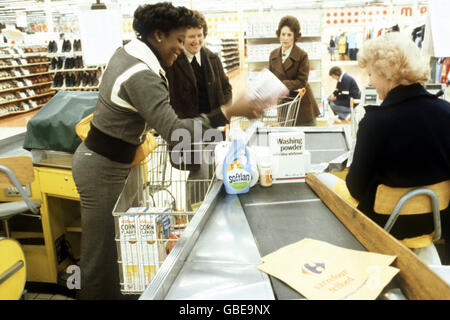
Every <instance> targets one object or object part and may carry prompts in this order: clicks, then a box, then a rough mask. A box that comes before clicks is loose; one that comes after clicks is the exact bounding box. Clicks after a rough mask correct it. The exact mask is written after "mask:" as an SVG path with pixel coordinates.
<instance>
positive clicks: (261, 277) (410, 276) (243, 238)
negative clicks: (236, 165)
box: [0, 127, 450, 300]
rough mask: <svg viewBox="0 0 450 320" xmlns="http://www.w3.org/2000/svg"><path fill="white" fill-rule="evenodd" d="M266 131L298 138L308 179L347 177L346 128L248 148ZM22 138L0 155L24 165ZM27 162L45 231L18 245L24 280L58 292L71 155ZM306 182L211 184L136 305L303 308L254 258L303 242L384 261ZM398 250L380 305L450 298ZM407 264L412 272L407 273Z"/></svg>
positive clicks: (128, 192) (75, 218) (72, 197)
mask: <svg viewBox="0 0 450 320" xmlns="http://www.w3.org/2000/svg"><path fill="white" fill-rule="evenodd" d="M269 130H281V131H283V130H304V131H305V141H306V150H308V151H310V153H311V163H312V171H313V172H323V171H326V170H327V171H340V172H342V171H343V170H345V163H346V162H345V160H347V158H348V155H349V154H351V152H350V151H351V148H352V144H351V143H352V142H351V138H350V133H349V132H348V130H347V128H345V127H305V128H272V129H268V128H250V129H249V130H247V131H246V132H247V139H246V140H247V143H248V145H260V146H261V145H265V144H266V143H267V133H268V131H269ZM24 134H25V133H24V131H20V130H19V131H18V132H16V133H15V134H13V135H12V136H10V137H7V138H4V139H2V140H1V144H0V156H2V157H3V156H13V155H23V154H28V155H30V156H31V154H30V153H29V152H28V151H26V150H24V149H22V144H23V137H24ZM349 160H351V159H349ZM33 162H34V163H35V181H34V182H33V184H32V186H31V193H32V197H36V196H38V197H40V198H41V199H42V207H41V223H40V224H41V226H42V229H41V231H40V232H38V233H37V234H35V235H33V236H31V238H35V239H41V240H40V241H41V242H40V243H31V244H22V246H23V249H24V252H25V255H26V259H27V267H28V269H27V275H28V278H27V281H36V282H47V283H58V281H59V278H61V277H59V276H58V274H62V273H65V272H64V271H65V269H66V268H67V266H68V265H70V264H73V261H72V260H71V257H70V255H69V250H68V248H67V245H66V243H67V242H69V243H71V244H72V248H73V249H74V251H75V253H74V255H75V256H76V255H77V253H76V250H77V247H79V239H80V235H81V228H80V223H79V222H80V216H79V202H78V201H79V196H78V194H77V192H76V188H75V184H74V182H73V178H72V175H71V169H70V163H71V158H70V154H63V153H52V152H44V153H40V154H39V153H38V154H34V155H33ZM138 170H140V169H139V168H134V169H133V171H132V173H131V174H130V177H129V178H128V179H127V183H126V186H125V188H124V191H123V192H122V194H121V196H120V198H119V200H118V202H117V203H116V207H115V209H114V212H113V214H114V215H120V214H121V213H125V212H126V211H127V210H128V209H129V208H130V207H132V206H136V204H137V203H138V202H139V193H140V190H139V188H136V186H137V185H138V183H137V181H138V180H137V179H138V177H139V175H140V174H141V173H140V172H138ZM339 174H340V173H339V172H336V175H339ZM307 180H308V178H307V179H306V181H305V180H304V179H300V180H298V181H295V182H290V183H280V184H274V185H272V186H271V187H269V188H263V187H261V186H259V185H256V186H254V187H253V188H251V189H250V191H249V192H248V193H247V194H242V195H239V196H236V195H228V194H227V193H226V192H225V189H224V186H223V182H222V181H217V180H216V181H214V182H213V184H212V186H211V188H210V191H209V193H208V194H207V195H206V197H205V199H204V201H203V203H202V205H201V206H200V208H199V209H198V210H197V212H196V214H195V215H194V217H193V218H192V220H191V222H190V223H189V224H188V226H187V228H186V229H185V231H184V232H183V234H182V236H181V238H180V239H178V241H177V243H176V245H175V246H174V248H173V249H172V251H171V252H170V254H169V255H168V256H167V257H166V258H165V260H164V262H163V264H162V265H161V267H160V268H159V270H158V272H157V273H156V275H155V277H154V278H153V280H152V281H151V283H150V285H149V286H148V287H147V288H146V289H145V291H144V292H143V293H142V294H141V296H140V299H141V300H153V299H193V300H201V299H204V300H207V299H220V300H224V299H230V300H241V299H243V300H259V299H261V300H273V299H304V297H303V296H302V295H301V294H299V293H298V292H297V291H295V290H293V289H292V288H290V287H289V286H287V285H286V284H284V283H283V282H281V281H279V280H278V279H276V278H274V277H271V276H268V275H267V274H265V273H263V272H261V271H259V270H258V269H257V266H258V265H260V264H261V263H262V261H261V257H263V256H265V255H267V254H269V253H271V252H273V251H276V250H277V249H279V248H281V247H283V246H285V245H288V244H291V243H294V242H297V241H300V240H302V239H304V238H313V239H317V240H322V241H326V242H329V243H331V244H334V245H337V246H341V247H344V248H349V249H355V250H363V251H366V250H367V251H374V252H381V253H383V252H382V251H380V250H378V249H377V248H374V247H373V246H372V244H370V241H369V242H368V241H367V239H364V238H361V237H359V236H358V232H355V231H354V230H353V229H352V228H351V227H349V225H348V224H346V223H344V222H343V221H345V219H344V220H343V219H341V218H340V217H339V216H338V215H337V214H336V210H334V209H333V210H332V208H333V207H334V205H333V204H331V205H330V203H329V202H328V201H325V200H324V199H323V198H324V197H323V194H320V193H319V192H317V190H316V189H313V188H312V187H311V184H310V183H308V181H307ZM327 192H330V193H332V191H331V190H328V191H327ZM334 201H335V202H339V200H336V199H335V200H334ZM340 205H342V204H340ZM346 210H347V209H346ZM344 211H345V210H344ZM356 214H357V213H356V212H355V210H353V211H351V213H350V216H351V217H353V218H355V215H356ZM358 219H359V218H358ZM356 220H357V219H356ZM358 223H359V224H360V225H361V226H363V227H364V228H365V227H366V226H365V225H364V223H365V222H364V221H363V222H361V221H359V220H358ZM371 228H373V226H367V230H366V231H367V234H368V235H367V237H369V238H370V237H371V236H372V234H371V232H372V231H371V230H372V229H371ZM379 229H380V230H375V231H374V233H373V236H374V238H376V239H378V238H377V236H378V235H377V233H380V232H381V233H385V232H384V231H383V230H382V229H381V228H379ZM13 231H14V230H13ZM382 236H383V237H387V238H388V240H383V241H385V242H383V241H381V242H380V243H381V244H380V245H384V244H386V243H387V244H388V246H391V245H392V247H395V248H397V247H398V246H401V245H400V244H399V243H398V241H396V240H395V239H393V238H392V237H390V238H389V235H387V233H386V235H383V234H382ZM13 237H14V234H13ZM391 238H392V239H391ZM42 239H43V241H42ZM396 250H397V249H396ZM398 250H399V251H398V252H400V253H401V254H400V255H401V256H399V257H398V263H397V265H394V266H396V267H398V268H399V269H400V270H401V271H400V276H397V277H395V278H394V279H393V281H391V283H390V284H389V285H388V286H387V287H386V288H385V290H384V291H383V293H382V294H381V295H380V296H379V299H407V298H420V299H426V298H427V297H428V298H431V299H433V296H432V295H433V293H434V292H437V295H436V297H435V298H436V299H442V298H443V297H444V298H447V299H448V298H450V293H449V292H450V287H449V285H448V283H445V281H444V280H442V278H445V277H447V278H448V271H444V273H441V274H440V276H439V275H437V274H436V273H435V272H434V271H433V270H431V269H430V268H428V267H427V266H426V265H425V264H424V263H422V262H421V261H419V259H418V258H417V257H415V255H414V254H413V253H412V252H411V251H410V250H409V249H406V248H402V247H400V249H398ZM402 250H403V251H404V250H406V251H405V252H403V251H402ZM411 263H412V264H411ZM406 265H409V266H411V268H410V270H407V269H409V268H407V267H406ZM435 271H436V270H435ZM436 272H438V271H436ZM445 272H447V274H445ZM414 282H415V283H416V285H414V284H413V283H414ZM411 287H413V288H412V289H411ZM426 287H428V289H426ZM430 287H431V289H430ZM430 290H431V291H432V292H431V293H430ZM421 291H423V292H424V295H421Z"/></svg>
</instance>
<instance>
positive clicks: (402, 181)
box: [345, 32, 450, 264]
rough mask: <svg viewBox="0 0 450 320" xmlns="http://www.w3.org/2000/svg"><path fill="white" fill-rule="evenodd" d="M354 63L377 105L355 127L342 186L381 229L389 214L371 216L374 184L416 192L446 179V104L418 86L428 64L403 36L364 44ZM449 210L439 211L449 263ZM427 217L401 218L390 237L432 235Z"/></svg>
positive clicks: (449, 168)
mask: <svg viewBox="0 0 450 320" xmlns="http://www.w3.org/2000/svg"><path fill="white" fill-rule="evenodd" d="M358 63H359V66H360V67H362V68H366V70H367V72H368V75H369V85H370V86H373V87H375V88H376V90H377V93H378V95H379V97H380V99H382V100H383V102H382V103H381V105H380V106H366V114H365V116H364V118H363V119H362V120H361V122H360V124H359V129H358V133H357V138H356V146H355V150H354V155H353V161H352V163H351V166H350V168H349V172H348V175H347V177H346V181H345V182H346V186H347V188H348V191H349V192H350V194H351V196H352V197H353V198H354V199H355V200H356V201H357V202H358V205H357V207H358V209H359V210H361V211H362V212H363V213H365V214H366V215H367V216H368V217H369V218H371V219H372V220H374V221H375V222H376V223H377V224H379V225H380V226H381V227H384V225H385V224H386V222H387V219H388V218H389V215H381V214H377V213H375V212H374V209H373V208H374V200H375V194H376V190H377V187H378V185H380V184H384V185H387V186H390V187H394V188H397V187H417V186H426V185H431V184H435V183H438V182H441V181H445V180H449V179H450V103H448V102H447V101H445V100H443V99H439V98H438V96H437V95H433V94H430V93H429V92H427V91H426V90H425V89H424V87H423V86H422V84H423V83H425V82H426V81H427V80H428V76H429V70H428V66H427V63H426V62H424V60H423V59H422V58H421V56H420V52H419V49H418V48H417V46H416V45H415V44H414V43H413V42H412V41H411V40H410V39H409V38H408V37H407V36H405V35H403V34H400V33H398V32H394V33H387V34H385V35H383V36H381V37H379V38H376V39H372V40H369V41H367V42H365V44H364V46H363V48H362V50H361V51H360V52H359V54H358ZM449 222H450V219H449V208H447V209H446V210H445V212H444V211H442V212H441V223H442V236H443V238H445V239H446V242H447V247H446V253H445V255H446V257H445V258H444V259H443V261H444V263H446V264H448V263H450V252H449V244H448V243H449V242H450V232H449V231H450V230H449V229H450V226H449ZM433 230H434V224H433V219H432V215H431V214H415V215H401V216H399V218H398V220H397V221H396V223H395V224H394V226H393V228H392V230H391V231H390V233H391V234H392V235H393V236H394V237H396V238H397V239H405V238H414V237H419V236H422V235H424V234H431V233H432V232H433Z"/></svg>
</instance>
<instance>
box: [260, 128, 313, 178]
mask: <svg viewBox="0 0 450 320" xmlns="http://www.w3.org/2000/svg"><path fill="white" fill-rule="evenodd" d="M269 147H270V151H271V154H272V166H273V167H272V177H273V180H274V181H275V182H276V181H286V180H293V179H299V178H303V177H305V175H306V173H307V172H308V171H309V167H310V164H311V154H310V153H309V151H307V150H305V134H304V133H303V132H271V133H269Z"/></svg>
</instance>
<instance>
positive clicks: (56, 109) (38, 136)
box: [23, 91, 98, 153]
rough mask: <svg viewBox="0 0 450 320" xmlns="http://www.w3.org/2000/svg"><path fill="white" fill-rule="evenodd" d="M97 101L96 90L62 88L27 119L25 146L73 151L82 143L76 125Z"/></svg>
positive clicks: (92, 110)
mask: <svg viewBox="0 0 450 320" xmlns="http://www.w3.org/2000/svg"><path fill="white" fill-rule="evenodd" d="M97 100H98V92H96V91H79V92H78V91H59V92H58V93H57V94H56V95H55V96H54V97H53V98H52V99H51V100H50V101H48V102H47V103H46V104H45V106H43V107H42V108H41V110H39V111H38V112H37V113H36V114H35V115H34V116H33V117H32V118H31V119H30V120H29V121H28V124H27V132H26V134H25V140H24V143H23V148H24V149H26V150H32V149H41V150H53V151H62V152H69V153H74V152H75V150H76V149H77V147H78V145H79V144H80V143H81V139H80V138H79V137H78V136H77V134H76V132H75V126H76V124H77V123H78V122H80V120H81V119H83V118H84V117H86V116H88V115H89V114H91V113H93V112H94V109H95V105H96V104H97Z"/></svg>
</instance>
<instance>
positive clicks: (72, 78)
mask: <svg viewBox="0 0 450 320" xmlns="http://www.w3.org/2000/svg"><path fill="white" fill-rule="evenodd" d="M82 54H83V51H82V46H81V40H79V39H75V40H73V41H70V40H60V41H50V42H49V44H48V53H47V57H48V58H49V59H50V67H49V70H51V71H53V72H54V73H55V76H54V79H53V84H52V87H51V89H52V90H84V91H94V90H98V88H99V83H100V79H101V75H102V74H103V70H104V68H105V66H104V65H100V66H85V65H84V62H83V57H82Z"/></svg>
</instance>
